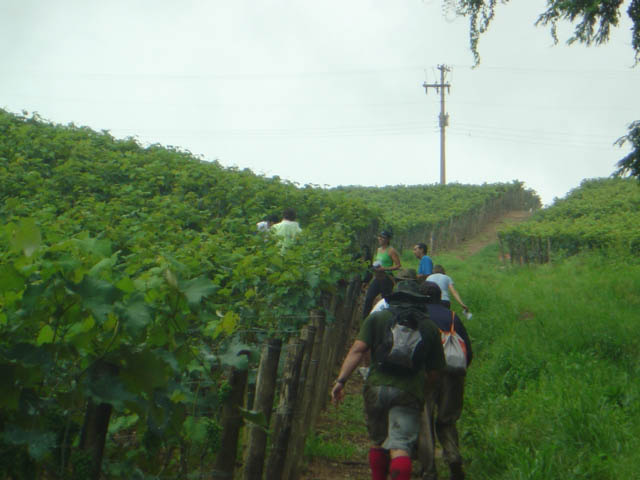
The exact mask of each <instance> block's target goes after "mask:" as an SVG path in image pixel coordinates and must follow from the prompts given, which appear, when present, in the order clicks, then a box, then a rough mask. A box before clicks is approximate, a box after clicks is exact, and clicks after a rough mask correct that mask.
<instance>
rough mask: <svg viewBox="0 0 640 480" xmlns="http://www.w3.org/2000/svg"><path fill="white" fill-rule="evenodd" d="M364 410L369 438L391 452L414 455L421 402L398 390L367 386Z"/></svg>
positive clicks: (365, 388)
mask: <svg viewBox="0 0 640 480" xmlns="http://www.w3.org/2000/svg"><path fill="white" fill-rule="evenodd" d="M363 394H364V411H365V415H366V418H367V430H368V431H369V438H371V440H372V441H373V443H374V444H375V445H381V446H382V448H385V449H387V450H391V449H397V450H404V451H406V452H408V453H409V454H412V452H413V451H414V449H415V447H416V443H417V441H418V433H419V432H420V411H421V410H422V404H421V402H420V401H419V400H418V399H417V398H416V397H415V396H413V395H411V394H409V393H405V392H403V391H402V390H399V389H397V388H395V387H388V386H381V387H372V386H369V385H365V387H364V392H363Z"/></svg>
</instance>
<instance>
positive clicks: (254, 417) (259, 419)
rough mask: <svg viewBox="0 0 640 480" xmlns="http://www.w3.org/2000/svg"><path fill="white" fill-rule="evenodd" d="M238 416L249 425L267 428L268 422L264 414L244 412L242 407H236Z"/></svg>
mask: <svg viewBox="0 0 640 480" xmlns="http://www.w3.org/2000/svg"><path fill="white" fill-rule="evenodd" d="M238 410H240V415H241V416H242V418H244V419H245V420H246V421H248V422H249V423H252V424H254V425H257V426H259V427H262V428H263V429H265V430H266V429H267V428H269V422H268V421H267V417H266V416H265V414H264V412H258V411H257V410H246V409H244V408H242V407H238Z"/></svg>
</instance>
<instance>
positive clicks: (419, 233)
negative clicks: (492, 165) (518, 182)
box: [394, 188, 538, 253]
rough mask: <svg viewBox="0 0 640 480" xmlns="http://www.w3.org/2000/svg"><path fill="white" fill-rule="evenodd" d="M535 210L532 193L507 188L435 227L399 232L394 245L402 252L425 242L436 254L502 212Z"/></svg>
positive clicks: (461, 239) (426, 226)
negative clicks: (476, 206) (496, 195)
mask: <svg viewBox="0 0 640 480" xmlns="http://www.w3.org/2000/svg"><path fill="white" fill-rule="evenodd" d="M537 208H538V204H537V202H536V198H535V196H534V194H533V193H532V192H530V191H525V190H523V189H521V188H518V189H510V190H508V191H506V192H504V193H502V194H501V195H500V196H498V197H495V198H491V199H488V200H487V201H485V202H484V204H483V205H481V206H480V207H478V208H475V209H473V210H470V211H468V212H465V213H464V214H463V215H459V216H457V217H451V218H449V219H448V220H447V221H445V222H441V223H438V224H436V225H424V226H421V227H418V228H413V229H410V230H409V231H407V232H406V233H401V234H400V235H398V236H397V238H396V239H395V240H394V243H395V246H396V247H397V248H398V249H400V250H404V249H407V248H411V247H412V246H413V245H415V244H416V243H420V242H424V243H426V244H427V245H428V247H429V252H431V253H435V252H437V251H441V250H443V249H450V248H452V247H455V246H457V245H459V244H460V243H461V242H462V241H464V240H465V239H466V238H469V237H471V236H473V235H476V234H477V233H479V232H480V231H481V230H482V228H483V227H484V226H485V225H486V224H487V223H489V222H491V221H493V220H495V219H496V218H498V217H500V216H501V215H503V214H504V213H507V212H511V211H517V210H535V209H537Z"/></svg>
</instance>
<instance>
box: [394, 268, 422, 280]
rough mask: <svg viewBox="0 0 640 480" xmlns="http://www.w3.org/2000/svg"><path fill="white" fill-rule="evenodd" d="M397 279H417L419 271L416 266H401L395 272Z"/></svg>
mask: <svg viewBox="0 0 640 480" xmlns="http://www.w3.org/2000/svg"><path fill="white" fill-rule="evenodd" d="M395 277H396V280H414V281H415V280H417V279H418V273H417V272H416V270H415V268H401V269H400V270H398V272H397V273H396V274H395Z"/></svg>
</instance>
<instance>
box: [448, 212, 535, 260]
mask: <svg viewBox="0 0 640 480" xmlns="http://www.w3.org/2000/svg"><path fill="white" fill-rule="evenodd" d="M530 215H531V212H529V211H528V210H518V211H513V212H507V213H506V214H504V215H503V216H501V217H499V218H497V219H496V220H494V221H493V222H490V223H489V224H487V225H486V226H485V228H484V229H482V231H481V232H479V233H478V234H477V235H475V236H473V237H472V238H470V239H468V240H466V241H464V242H462V243H461V244H460V245H458V246H457V247H456V248H455V249H453V250H452V253H455V254H456V255H457V256H458V257H460V258H461V259H463V260H464V259H465V258H467V257H470V256H471V255H474V254H476V253H478V252H479V251H480V250H482V249H483V248H484V247H486V246H488V245H491V244H492V243H495V242H497V241H498V230H500V229H501V228H503V227H505V226H507V225H510V224H514V223H520V222H522V221H524V220H526V219H527V218H529V216H530Z"/></svg>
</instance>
